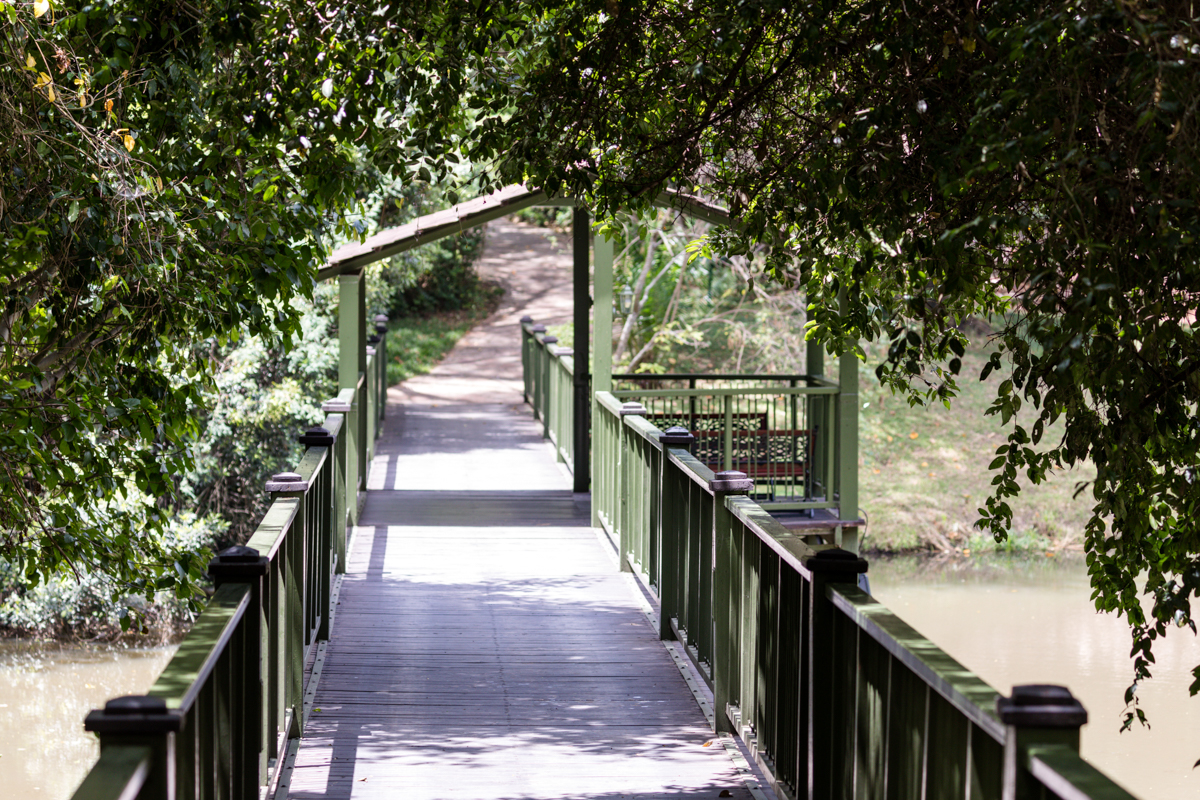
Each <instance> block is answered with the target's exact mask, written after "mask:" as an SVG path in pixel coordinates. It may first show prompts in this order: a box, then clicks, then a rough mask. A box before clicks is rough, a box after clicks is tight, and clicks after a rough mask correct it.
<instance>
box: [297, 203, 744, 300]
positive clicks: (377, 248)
mask: <svg viewBox="0 0 1200 800" xmlns="http://www.w3.org/2000/svg"><path fill="white" fill-rule="evenodd" d="M574 205H575V201H574V200H573V199H572V198H570V197H550V196H549V195H548V194H546V192H543V191H542V190H540V189H530V188H527V187H525V186H522V185H520V184H514V185H512V186H506V187H505V188H503V189H501V190H500V191H498V192H493V193H492V194H489V195H486V196H484V197H477V198H475V199H474V200H468V201H467V202H465V203H459V204H458V205H456V206H453V207H451V208H448V209H446V210H445V211H438V212H436V213H433V214H426V215H425V216H423V217H417V218H416V219H415V220H413V221H412V222H408V223H405V224H404V225H398V226H397V227H395V228H388V229H387V230H383V231H380V232H379V233H377V234H375V235H374V236H371V237H370V238H368V239H367V240H366V241H364V242H361V243H357V242H356V243H353V244H348V245H344V246H342V247H339V248H338V249H337V250H335V251H334V252H333V254H332V255H331V256H330V257H329V263H328V264H326V265H325V266H324V267H323V268H321V269H320V270H319V271H318V272H317V280H327V279H329V278H333V277H336V276H338V275H352V274H356V273H358V272H359V271H360V270H362V268H363V267H365V266H366V265H367V264H371V263H373V262H375V261H381V260H383V259H385V258H390V257H391V256H394V255H396V254H398V253H403V252H404V251H406V250H412V249H413V248H414V247H420V246H421V245H423V244H429V243H430V242H435V241H437V240H438V239H442V238H445V237H447V236H453V235H454V234H457V233H462V232H463V231H465V230H468V229H470V228H474V227H477V226H479V225H482V224H484V223H485V222H490V221H491V220H493V219H498V218H499V217H504V216H508V215H509V214H512V213H514V212H517V211H520V210H521V209H524V208H530V207H532V206H566V207H574ZM654 205H656V206H658V207H659V208H666V209H669V210H672V211H677V212H679V213H681V214H685V215H687V216H689V217H695V218H696V219H701V220H704V221H705V222H709V223H712V224H713V225H728V224H729V212H728V211H727V210H726V209H724V208H722V207H721V206H718V205H715V204H713V203H710V202H708V201H707V200H703V199H701V198H699V197H695V196H692V195H687V194H683V193H682V192H677V191H674V190H671V189H668V190H665V191H663V192H661V193H660V194H659V196H658V197H657V198H656V199H655V201H654Z"/></svg>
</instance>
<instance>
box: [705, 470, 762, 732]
mask: <svg viewBox="0 0 1200 800" xmlns="http://www.w3.org/2000/svg"><path fill="white" fill-rule="evenodd" d="M708 488H709V490H710V491H711V492H712V501H713V513H712V525H713V530H712V543H713V553H712V571H713V574H712V593H713V597H712V615H713V660H712V684H713V727H714V729H715V731H716V732H717V733H736V731H735V730H734V727H733V722H732V721H731V720H730V719H729V714H728V708H729V706H730V701H731V699H732V698H733V674H734V670H733V663H734V659H735V658H738V657H739V655H740V654H739V653H738V652H737V642H736V640H735V637H734V635H733V632H734V630H735V625H734V622H733V614H734V613H735V611H736V609H737V608H738V604H737V603H735V602H734V597H733V571H734V569H739V568H740V567H739V565H737V564H734V563H733V562H734V552H733V515H732V514H731V513H730V512H729V509H728V508H726V507H725V498H726V497H728V496H729V495H733V494H745V493H747V492H749V491H750V490H751V489H753V488H754V481H752V480H751V479H750V478H748V477H746V473H744V472H738V471H736V470H723V471H721V472H718V473H716V474H715V475H713V477H712V480H711V481H709V483H708Z"/></svg>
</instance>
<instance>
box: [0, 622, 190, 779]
mask: <svg viewBox="0 0 1200 800" xmlns="http://www.w3.org/2000/svg"><path fill="white" fill-rule="evenodd" d="M174 650H175V648H174V647H158V648H153V649H148V650H131V649H113V648H109V647H104V648H98V647H97V648H87V647H57V646H52V647H45V646H38V645H32V644H29V643H25V642H0V786H2V787H4V789H3V794H4V796H5V797H14V798H16V797H20V798H46V800H67V798H69V797H70V796H71V794H72V793H73V792H74V791H75V789H76V787H77V786H78V785H79V782H80V781H82V780H83V776H84V775H85V774H86V773H87V770H88V769H89V768H90V767H91V765H92V764H93V763H94V762H95V761H96V758H97V756H99V753H100V749H99V745H98V741H97V739H96V738H95V737H94V736H93V735H92V734H90V733H85V732H84V730H83V718H84V716H86V715H87V712H88V711H90V710H91V709H93V708H99V707H101V706H103V705H104V702H105V701H106V700H108V699H109V698H110V697H116V696H119V695H123V694H141V693H144V692H145V691H146V690H147V689H149V688H150V686H151V684H153V683H154V680H155V678H157V677H158V674H159V673H160V672H162V669H163V667H164V666H166V663H167V661H168V660H169V659H170V657H171V654H172V653H173V652H174Z"/></svg>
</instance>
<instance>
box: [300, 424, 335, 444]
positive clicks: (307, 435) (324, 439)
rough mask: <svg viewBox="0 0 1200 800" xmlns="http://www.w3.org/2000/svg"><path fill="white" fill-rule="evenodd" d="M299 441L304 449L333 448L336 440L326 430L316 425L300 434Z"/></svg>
mask: <svg viewBox="0 0 1200 800" xmlns="http://www.w3.org/2000/svg"><path fill="white" fill-rule="evenodd" d="M299 441H300V444H302V445H304V446H305V447H333V444H334V442H335V441H336V440H335V439H334V436H333V434H332V433H330V432H329V429H328V428H322V427H321V426H319V425H318V426H316V427H314V428H309V429H308V430H306V431H305V432H304V433H302V434H300V440H299Z"/></svg>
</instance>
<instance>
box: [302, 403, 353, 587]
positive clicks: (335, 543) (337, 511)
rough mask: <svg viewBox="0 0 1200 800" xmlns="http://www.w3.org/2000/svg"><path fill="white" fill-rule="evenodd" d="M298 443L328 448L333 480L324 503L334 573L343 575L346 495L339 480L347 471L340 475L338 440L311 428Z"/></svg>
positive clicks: (318, 427)
mask: <svg viewBox="0 0 1200 800" xmlns="http://www.w3.org/2000/svg"><path fill="white" fill-rule="evenodd" d="M298 441H299V442H300V444H302V445H304V446H305V447H306V448H308V447H328V448H329V455H328V456H327V458H328V463H329V476H330V478H331V480H330V481H329V485H328V486H326V487H325V488H324V490H323V491H324V494H325V496H324V497H323V499H322V502H323V503H325V504H326V505H328V511H329V532H328V533H329V536H328V539H329V542H330V550H331V551H332V556H333V559H334V562H335V566H334V571H335V572H337V573H342V572H345V571H346V498H345V495H344V494H342V493H340V492H339V491H338V482H339V479H340V480H342V481H344V480H345V470H344V469H343V470H341V472H342V474H341V475H340V476H339V475H338V472H339V470H338V466H339V464H338V461H339V459H338V457H337V452H336V450H335V448H336V445H337V439H336V438H335V437H334V435H333V434H332V433H330V432H329V430H328V429H326V428H322V427H320V426H317V427H313V428H309V429H308V430H306V431H305V432H304V433H303V434H301V435H300V437H299V439H298Z"/></svg>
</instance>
